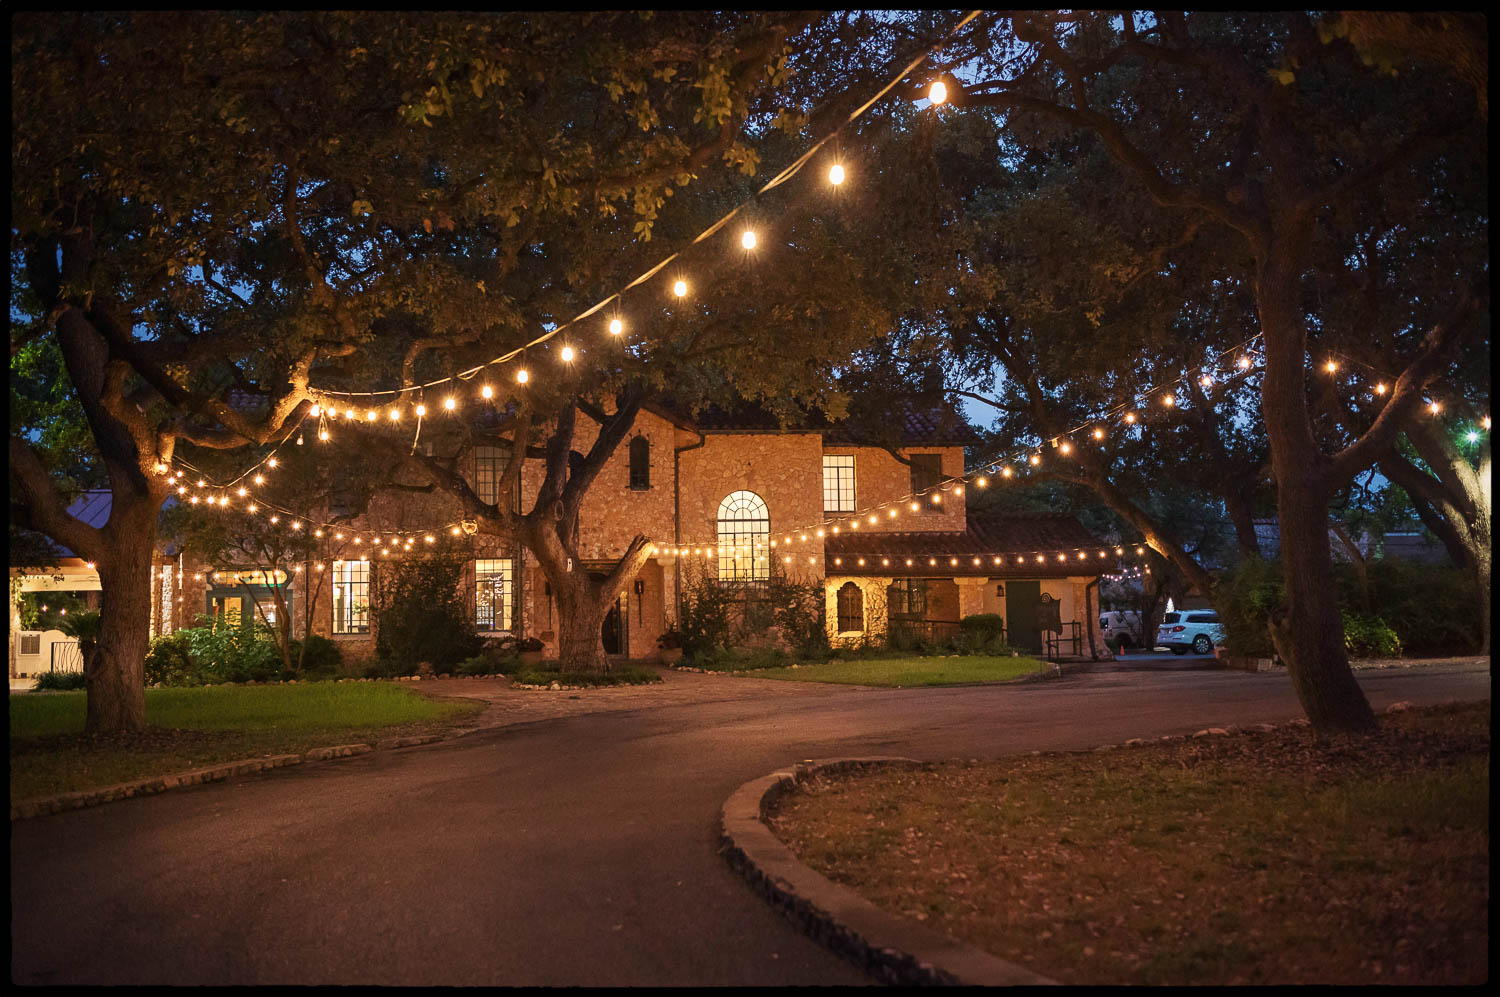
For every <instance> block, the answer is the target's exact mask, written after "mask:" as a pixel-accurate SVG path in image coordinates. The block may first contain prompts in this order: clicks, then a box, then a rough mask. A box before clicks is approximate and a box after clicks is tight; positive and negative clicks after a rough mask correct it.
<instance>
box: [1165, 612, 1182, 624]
mask: <svg viewBox="0 0 1500 997" xmlns="http://www.w3.org/2000/svg"><path fill="white" fill-rule="evenodd" d="M1177 615H1178V614H1176V613H1162V614H1161V621H1162V622H1163V623H1176V622H1177Z"/></svg>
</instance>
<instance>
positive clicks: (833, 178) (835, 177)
mask: <svg viewBox="0 0 1500 997" xmlns="http://www.w3.org/2000/svg"><path fill="white" fill-rule="evenodd" d="M828 182H829V183H831V184H833V185H834V186H835V187H837V186H838V185H839V184H841V183H843V182H844V167H843V165H842V164H840V163H834V164H833V165H832V166H831V167H829V169H828Z"/></svg>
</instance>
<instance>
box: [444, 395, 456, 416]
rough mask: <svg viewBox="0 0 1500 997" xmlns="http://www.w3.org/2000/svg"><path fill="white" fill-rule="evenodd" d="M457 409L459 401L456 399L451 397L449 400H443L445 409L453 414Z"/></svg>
mask: <svg viewBox="0 0 1500 997" xmlns="http://www.w3.org/2000/svg"><path fill="white" fill-rule="evenodd" d="M457 407H458V401H457V400H456V399H454V397H453V396H452V395H449V396H448V397H447V398H444V399H443V408H445V409H447V410H448V411H449V412H452V411H453V410H454V409H455V408H457Z"/></svg>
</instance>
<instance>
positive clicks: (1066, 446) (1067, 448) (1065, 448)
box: [1057, 440, 1073, 453]
mask: <svg viewBox="0 0 1500 997" xmlns="http://www.w3.org/2000/svg"><path fill="white" fill-rule="evenodd" d="M1057 449H1059V450H1061V451H1062V452H1063V453H1072V451H1073V445H1072V444H1071V443H1069V442H1068V441H1067V440H1064V441H1063V442H1062V444H1061V445H1060V446H1058V448H1057Z"/></svg>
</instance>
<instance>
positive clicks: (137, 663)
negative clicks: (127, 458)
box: [84, 495, 156, 734]
mask: <svg viewBox="0 0 1500 997" xmlns="http://www.w3.org/2000/svg"><path fill="white" fill-rule="evenodd" d="M146 501H147V502H149V501H150V500H149V499H147V500H146ZM119 502H120V499H119V496H118V495H117V496H116V503H117V504H116V506H115V509H114V510H113V511H112V512H111V518H112V519H113V517H114V516H116V515H119V514H120V512H121V510H120V508H119ZM130 518H131V519H133V520H135V521H136V522H137V528H136V529H133V530H132V529H119V530H112V531H111V533H112V534H113V538H114V542H113V543H112V544H111V549H110V550H109V552H108V554H107V555H106V556H105V557H102V558H101V559H100V560H99V562H98V565H99V582H100V586H101V587H102V589H103V592H102V593H101V596H100V602H99V643H98V645H97V646H96V647H95V648H94V653H93V654H92V655H91V656H90V659H91V660H85V662H84V668H85V671H86V677H87V680H88V705H87V713H86V719H85V721H84V733H87V734H114V733H119V732H122V731H139V730H144V729H145V726H146V692H145V683H146V671H145V669H146V651H147V650H148V649H149V647H150V643H151V634H150V628H151V552H152V551H153V550H154V549H155V547H156V518H155V515H154V514H153V515H139V514H137V515H135V516H132V517H130ZM143 524H149V526H146V525H143Z"/></svg>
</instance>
